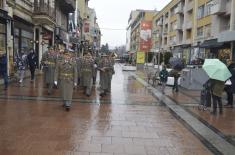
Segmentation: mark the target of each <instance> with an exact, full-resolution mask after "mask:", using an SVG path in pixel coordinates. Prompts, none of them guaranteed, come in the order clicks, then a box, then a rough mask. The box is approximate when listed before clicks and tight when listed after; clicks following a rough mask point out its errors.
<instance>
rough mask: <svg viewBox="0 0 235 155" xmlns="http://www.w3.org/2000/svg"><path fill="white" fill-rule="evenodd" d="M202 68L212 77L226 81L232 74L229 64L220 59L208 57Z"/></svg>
mask: <svg viewBox="0 0 235 155" xmlns="http://www.w3.org/2000/svg"><path fill="white" fill-rule="evenodd" d="M202 68H203V69H204V70H205V71H206V73H207V74H208V76H209V77H210V78H211V79H215V80H219V81H226V80H227V79H229V78H230V77H231V76H232V74H231V73H230V71H229V70H228V68H227V66H226V65H225V64H224V63H223V62H221V61H220V60H218V59H206V60H205V62H204V64H203V66H202Z"/></svg>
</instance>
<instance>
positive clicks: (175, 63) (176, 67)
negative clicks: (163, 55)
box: [169, 57, 184, 92]
mask: <svg viewBox="0 0 235 155" xmlns="http://www.w3.org/2000/svg"><path fill="white" fill-rule="evenodd" d="M169 63H170V64H171V66H172V68H173V70H172V71H171V72H170V74H171V75H172V76H173V77H174V85H173V87H172V91H174V90H175V91H176V92H178V91H179V85H178V79H179V77H180V74H179V72H180V70H182V69H183V67H184V65H183V62H182V60H181V59H180V58H174V57H172V58H170V60H169Z"/></svg>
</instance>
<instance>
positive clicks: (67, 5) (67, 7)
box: [59, 0, 76, 13]
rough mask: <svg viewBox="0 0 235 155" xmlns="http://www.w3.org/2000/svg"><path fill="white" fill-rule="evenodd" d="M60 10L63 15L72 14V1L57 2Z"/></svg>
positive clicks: (73, 4)
mask: <svg viewBox="0 0 235 155" xmlns="http://www.w3.org/2000/svg"><path fill="white" fill-rule="evenodd" d="M59 4H60V8H61V10H62V11H63V12H65V13H73V12H74V11H75V9H76V3H75V1H74V0H59Z"/></svg>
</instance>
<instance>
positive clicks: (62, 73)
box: [54, 50, 77, 111]
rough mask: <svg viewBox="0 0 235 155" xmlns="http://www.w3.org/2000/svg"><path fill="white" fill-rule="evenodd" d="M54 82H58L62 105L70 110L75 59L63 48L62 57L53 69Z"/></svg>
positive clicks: (75, 78)
mask: <svg viewBox="0 0 235 155" xmlns="http://www.w3.org/2000/svg"><path fill="white" fill-rule="evenodd" d="M54 80H55V84H56V85H57V84H58V82H59V88H60V91H61V97H62V100H63V107H65V108H66V111H69V110H70V106H71V103H72V98H73V88H74V86H77V66H76V61H75V59H73V58H72V57H71V54H70V53H69V51H68V50H65V51H64V53H63V57H62V58H61V59H60V60H59V61H58V62H57V64H56V69H55V79H54Z"/></svg>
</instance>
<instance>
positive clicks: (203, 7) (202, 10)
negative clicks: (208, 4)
mask: <svg viewBox="0 0 235 155" xmlns="http://www.w3.org/2000/svg"><path fill="white" fill-rule="evenodd" d="M204 12H205V5H202V6H200V7H199V8H198V13H197V19H200V18H202V17H204Z"/></svg>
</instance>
